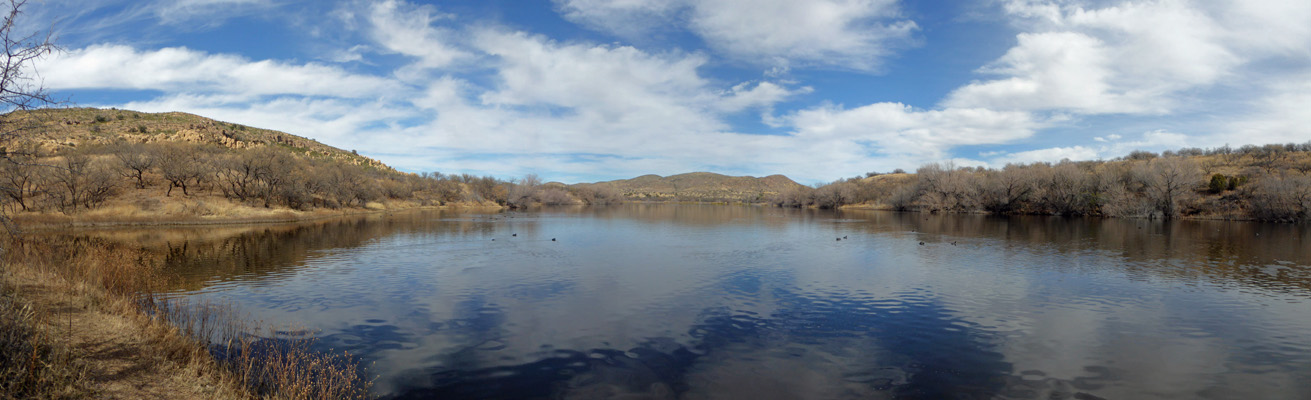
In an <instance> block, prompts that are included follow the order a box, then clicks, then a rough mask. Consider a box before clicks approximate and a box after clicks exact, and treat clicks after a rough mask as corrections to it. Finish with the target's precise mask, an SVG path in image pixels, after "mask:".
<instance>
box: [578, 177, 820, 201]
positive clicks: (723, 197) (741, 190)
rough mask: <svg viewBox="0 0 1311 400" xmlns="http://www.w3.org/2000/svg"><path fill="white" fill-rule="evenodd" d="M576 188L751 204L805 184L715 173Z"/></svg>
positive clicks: (633, 196)
mask: <svg viewBox="0 0 1311 400" xmlns="http://www.w3.org/2000/svg"><path fill="white" fill-rule="evenodd" d="M574 186H575V187H583V188H588V187H608V188H610V189H613V190H615V191H618V192H620V193H622V194H623V195H624V196H625V197H627V198H629V199H631V200H652V201H728V202H747V203H754V202H761V201H765V200H766V199H768V198H770V197H772V196H774V195H776V194H778V193H781V192H784V191H787V190H789V189H795V188H799V187H802V185H801V184H799V183H796V182H794V181H793V180H792V179H789V178H788V177H786V176H783V175H770V176H766V177H763V178H756V177H752V176H728V175H721V174H716V173H712V172H692V173H687V174H680V175H671V176H666V177H662V176H659V175H642V176H639V177H636V178H632V179H621V180H614V181H607V182H597V183H582V184H577V185H574Z"/></svg>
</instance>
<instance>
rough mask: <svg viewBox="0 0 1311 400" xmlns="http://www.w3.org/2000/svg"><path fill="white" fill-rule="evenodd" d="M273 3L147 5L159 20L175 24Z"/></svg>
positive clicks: (168, 1) (181, 0)
mask: <svg viewBox="0 0 1311 400" xmlns="http://www.w3.org/2000/svg"><path fill="white" fill-rule="evenodd" d="M273 5H274V3H273V1H271V0H165V1H157V2H155V4H152V5H150V6H147V7H148V9H149V10H150V11H151V12H153V13H154V14H155V16H156V17H157V18H159V20H160V21H162V22H164V23H169V24H175V23H184V22H189V21H195V20H197V19H201V18H205V17H208V18H214V17H216V16H218V15H221V14H225V13H232V12H235V11H237V10H249V9H254V8H268V7H271V6H273ZM204 23H210V22H204Z"/></svg>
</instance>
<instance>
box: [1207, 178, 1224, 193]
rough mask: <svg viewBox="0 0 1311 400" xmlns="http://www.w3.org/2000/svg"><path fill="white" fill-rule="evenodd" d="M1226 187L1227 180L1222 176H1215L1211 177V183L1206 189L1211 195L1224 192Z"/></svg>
mask: <svg viewBox="0 0 1311 400" xmlns="http://www.w3.org/2000/svg"><path fill="white" fill-rule="evenodd" d="M1228 186H1229V178H1226V177H1225V176H1224V174H1215V175H1211V183H1210V184H1208V185H1207V186H1206V188H1207V189H1208V190H1210V191H1211V193H1220V192H1223V191H1225V188H1226V187H1228Z"/></svg>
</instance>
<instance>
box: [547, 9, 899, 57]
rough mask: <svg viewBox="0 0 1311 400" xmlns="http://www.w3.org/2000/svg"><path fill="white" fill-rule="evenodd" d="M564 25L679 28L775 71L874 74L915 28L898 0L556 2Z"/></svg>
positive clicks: (630, 30) (625, 31)
mask: <svg viewBox="0 0 1311 400" xmlns="http://www.w3.org/2000/svg"><path fill="white" fill-rule="evenodd" d="M556 4H557V6H558V7H559V8H560V10H561V14H562V15H564V16H565V17H566V18H568V19H570V20H572V21H576V22H579V23H582V24H584V25H587V26H591V27H595V28H599V29H603V30H607V31H610V32H615V33H618V34H621V35H628V36H632V35H635V34H638V33H641V32H644V31H646V30H649V29H651V28H652V27H655V26H659V25H661V24H668V23H676V24H681V25H683V26H684V27H685V28H686V29H688V30H690V31H692V32H694V33H696V34H697V35H699V36H701V37H702V38H703V39H704V40H705V41H706V43H708V44H709V45H710V46H711V47H712V48H714V49H716V50H717V51H719V52H721V53H723V54H725V55H727V56H729V57H731V58H736V59H739V60H745V61H749V62H755V63H760V64H765V65H770V66H774V67H779V66H781V67H791V66H824V67H842V68H852V69H857V70H872V69H875V68H877V67H878V66H879V65H880V62H881V61H882V59H883V58H885V57H887V56H888V55H890V54H891V53H892V51H893V50H895V49H898V48H902V47H906V46H907V45H909V44H910V43H911V35H912V33H913V32H914V31H915V30H916V29H917V28H918V26H917V25H916V24H915V22H914V21H911V20H909V19H907V18H905V17H904V16H903V15H902V14H901V11H900V8H899V7H898V5H897V2H896V1H895V0H816V1H805V2H798V1H790V0H725V1H677V0H651V1H640V0H558V1H557V2H556Z"/></svg>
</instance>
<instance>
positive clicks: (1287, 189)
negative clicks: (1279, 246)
mask: <svg viewBox="0 0 1311 400" xmlns="http://www.w3.org/2000/svg"><path fill="white" fill-rule="evenodd" d="M1251 212H1252V216H1254V217H1256V218H1258V219H1263V220H1270V221H1289V222H1292V221H1306V220H1307V219H1308V217H1309V216H1311V215H1308V213H1311V177H1309V176H1306V175H1292V174H1286V175H1284V176H1267V177H1264V178H1262V179H1261V181H1260V182H1259V183H1257V186H1256V189H1255V190H1254V193H1253V195H1252V201H1251Z"/></svg>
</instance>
